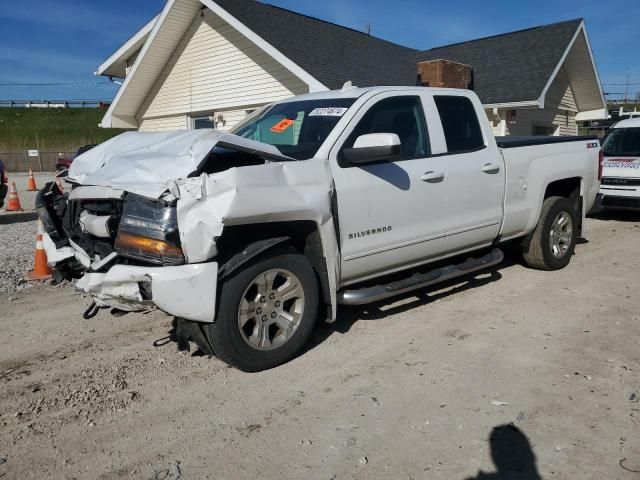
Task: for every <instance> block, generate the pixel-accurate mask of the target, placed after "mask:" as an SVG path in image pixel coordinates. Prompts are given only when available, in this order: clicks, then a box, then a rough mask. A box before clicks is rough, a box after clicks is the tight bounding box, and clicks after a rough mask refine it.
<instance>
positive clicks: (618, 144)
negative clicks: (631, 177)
mask: <svg viewBox="0 0 640 480" xmlns="http://www.w3.org/2000/svg"><path fill="white" fill-rule="evenodd" d="M602 150H603V151H604V156H605V157H640V128H613V129H612V130H611V133H609V135H608V136H607V138H606V139H605V140H604V143H603V144H602Z"/></svg>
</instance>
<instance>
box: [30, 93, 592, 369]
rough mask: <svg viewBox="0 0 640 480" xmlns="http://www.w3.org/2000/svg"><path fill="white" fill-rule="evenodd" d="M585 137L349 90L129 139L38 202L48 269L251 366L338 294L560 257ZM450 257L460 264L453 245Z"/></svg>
mask: <svg viewBox="0 0 640 480" xmlns="http://www.w3.org/2000/svg"><path fill="white" fill-rule="evenodd" d="M599 150H600V146H599V143H598V142H597V141H596V140H595V139H594V138H592V137H536V138H502V139H499V140H496V138H494V136H493V134H492V130H491V127H490V125H489V122H488V121H487V117H486V115H485V113H484V110H483V107H482V105H481V103H480V101H479V99H478V97H477V96H476V95H475V94H474V93H473V92H471V91H467V90H453V89H434V88H420V87H376V88H362V89H359V88H355V87H351V88H349V87H345V88H343V89H342V90H341V91H332V92H324V93H315V94H309V95H303V96H298V97H294V98H291V99H288V100H285V101H282V102H279V103H276V104H274V105H270V106H269V107H267V108H264V109H262V110H261V111H259V112H256V113H255V114H254V115H253V116H252V117H251V118H249V119H247V120H246V121H245V122H244V123H243V124H241V125H239V126H238V127H236V128H235V130H234V131H233V133H223V132H218V131H215V130H194V131H178V132H165V133H138V132H131V133H125V134H123V135H121V136H118V137H116V138H115V139H112V140H110V141H108V142H106V143H104V144H102V145H99V146H97V147H96V148H94V149H93V150H91V151H89V152H87V153H85V154H84V155H81V156H79V157H78V158H77V159H76V160H75V161H74V163H73V164H72V166H71V169H70V172H69V177H68V178H69V180H68V181H69V182H70V183H72V185H73V189H72V191H71V192H70V193H65V194H63V193H62V192H60V190H58V188H57V187H56V186H55V184H49V185H47V187H45V188H44V189H43V190H42V191H41V192H40V195H39V197H38V200H37V207H38V210H39V212H40V218H41V220H42V221H43V223H44V225H45V228H46V232H47V234H46V235H45V247H46V249H47V253H48V256H49V260H50V261H51V262H52V263H55V264H56V270H57V275H58V276H59V277H65V276H66V277H76V278H80V279H79V281H78V283H77V288H78V289H80V290H82V291H84V292H86V293H88V294H90V295H91V296H92V297H93V300H94V303H93V304H92V306H91V307H90V308H89V309H88V310H87V312H85V316H86V317H92V316H94V315H95V314H96V313H97V312H98V310H99V309H101V308H106V307H110V308H112V309H113V310H112V313H115V314H122V313H123V312H128V311H140V310H148V309H151V308H158V309H161V310H163V311H164V312H166V313H168V314H171V315H173V316H175V317H177V318H178V319H179V322H180V323H179V325H178V326H179V328H178V330H179V332H181V333H180V335H182V336H184V337H185V338H186V339H188V340H192V341H194V342H196V343H197V344H198V345H199V346H200V348H202V349H203V350H204V351H205V352H209V353H214V352H215V354H216V355H217V356H218V357H219V358H221V359H222V360H224V361H225V362H227V363H229V364H231V365H233V366H236V367H238V368H240V369H242V370H245V371H258V370H263V369H267V368H271V367H274V366H276V365H279V364H281V363H283V362H285V361H287V360H289V359H291V358H292V357H293V356H294V355H296V354H297V353H298V352H299V351H300V350H301V348H302V347H303V345H304V344H305V342H306V341H307V339H308V337H309V335H310V334H311V331H312V329H313V327H314V324H315V322H316V319H317V318H319V317H322V318H325V319H326V320H327V321H330V322H331V321H333V320H335V319H336V311H337V309H338V305H339V304H349V305H358V304H365V303H368V302H374V301H379V300H382V299H384V298H387V297H391V296H394V295H398V294H402V293H405V292H408V291H411V290H413V289H417V288H421V287H424V286H427V285H432V284H435V283H438V282H442V281H445V280H449V279H452V278H455V277H458V276H462V275H468V274H470V273H472V272H475V271H478V270H480V269H485V268H488V267H491V266H493V265H496V264H498V263H499V262H501V260H502V259H503V255H502V252H501V250H500V249H499V248H498V247H499V246H500V245H501V244H504V243H506V242H511V243H513V242H514V241H516V242H518V245H521V247H522V251H523V254H524V258H525V260H526V262H527V263H528V264H529V265H530V266H532V267H534V268H539V269H545V270H554V269H560V268H563V267H565V266H566V265H567V264H568V263H569V260H570V258H571V256H572V255H573V252H574V247H575V244H576V239H577V238H578V236H579V235H581V229H582V225H583V220H584V216H585V212H587V211H588V210H589V209H591V207H592V205H593V203H594V200H595V198H596V194H597V193H598V189H599V181H598V172H599V155H598V154H599ZM461 255H463V256H462V257H460V256H461Z"/></svg>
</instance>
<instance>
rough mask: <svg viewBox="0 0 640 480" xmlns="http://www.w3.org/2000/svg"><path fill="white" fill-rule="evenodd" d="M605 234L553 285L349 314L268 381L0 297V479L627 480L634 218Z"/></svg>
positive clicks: (34, 294) (61, 292)
mask: <svg viewBox="0 0 640 480" xmlns="http://www.w3.org/2000/svg"><path fill="white" fill-rule="evenodd" d="M612 218H613V219H611V217H609V218H606V217H601V218H599V219H590V220H589V221H588V232H587V235H586V237H587V238H588V243H583V244H581V245H579V246H578V248H577V253H576V256H575V257H574V258H573V260H572V263H571V265H570V266H569V268H567V269H565V270H562V271H559V272H553V273H549V272H538V271H532V270H528V269H526V268H524V267H523V266H521V265H520V264H519V263H518V261H517V258H516V257H510V258H508V261H507V262H506V263H505V265H504V266H503V267H501V268H499V269H498V270H496V271H495V272H493V273H492V274H484V275H480V276H478V277H476V279H474V280H471V281H469V282H463V283H460V284H458V285H455V286H450V287H449V288H447V289H444V290H442V289H441V290H437V291H436V290H431V291H427V292H421V293H419V294H418V295H409V296H406V297H403V298H402V299H399V300H396V301H393V302H388V303H383V304H378V305H374V306H367V307H361V308H344V309H342V310H341V311H340V313H339V318H338V321H337V323H336V324H334V325H321V326H320V327H319V328H318V329H317V331H316V333H315V335H314V337H313V342H312V344H311V345H310V347H309V349H308V350H307V351H306V352H305V353H304V354H302V355H301V356H300V357H298V358H297V359H295V360H294V361H292V362H290V363H288V364H287V365H284V366H282V367H279V368H276V369H274V370H271V371H268V372H263V373H260V374H245V373H241V372H239V371H237V370H234V369H231V368H227V367H226V366H225V365H224V364H222V363H221V362H220V361H218V360H216V359H215V358H207V357H203V356H193V355H191V354H187V353H181V352H178V351H177V348H176V344H175V343H173V342H171V341H167V340H161V339H163V338H165V337H167V335H168V334H169V332H170V330H171V321H172V319H171V318H169V317H167V316H165V315H162V314H160V313H152V314H147V315H141V314H131V315H127V316H124V317H119V318H116V317H112V316H110V315H108V314H107V313H101V314H100V315H99V316H98V317H97V318H95V319H93V320H91V321H85V320H83V319H82V317H81V313H82V311H83V310H84V309H85V308H86V306H87V304H88V303H89V301H88V299H86V298H82V297H81V296H78V295H76V294H75V293H74V292H73V291H71V290H70V289H69V288H54V287H42V288H36V289H32V290H29V291H27V292H23V293H19V294H14V295H13V296H12V297H11V298H10V296H9V295H4V296H0V328H1V329H2V332H3V333H2V348H1V349H0V383H1V385H2V389H1V390H0V429H1V431H2V435H0V478H2V479H4V478H7V479H14V478H65V479H67V478H68V479H71V478H78V479H85V478H89V479H93V478H96V479H112V478H135V479H138V478H139V479H177V478H183V479H205V478H209V479H248V478H261V479H294V478H295V479H298V478H299V479H310V480H315V479H318V480H330V479H403V480H404V479H447V480H451V479H454V480H455V479H460V480H463V479H466V478H494V479H507V478H520V479H534V478H540V477H541V478H545V479H591V478H593V479H607V480H611V479H638V478H640V473H637V472H640V434H639V432H640V403H639V401H638V400H639V399H640V348H639V345H640V299H639V296H638V293H639V288H640V241H639V240H640V216H639V215H632V214H617V215H613V216H612ZM154 342H156V346H154ZM510 424H511V425H510ZM505 425H507V426H506V427H504V426H505ZM501 426H503V427H501ZM492 458H493V460H492ZM479 471H483V472H486V473H491V474H492V475H491V476H486V477H485V476H482V475H480V474H479ZM634 471H635V472H634ZM510 475H511V476H510ZM536 475H539V476H540V477H537V476H536Z"/></svg>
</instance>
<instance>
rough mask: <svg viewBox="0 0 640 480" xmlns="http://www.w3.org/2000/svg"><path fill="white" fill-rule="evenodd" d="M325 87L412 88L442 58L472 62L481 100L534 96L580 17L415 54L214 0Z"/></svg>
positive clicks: (241, 3) (245, 4)
mask: <svg viewBox="0 0 640 480" xmlns="http://www.w3.org/2000/svg"><path fill="white" fill-rule="evenodd" d="M215 1H216V3H218V4H219V5H220V6H221V7H222V8H224V9H225V10H226V11H227V12H229V13H230V14H231V15H233V16H234V17H235V18H236V19H238V20H239V21H240V22H242V23H243V24H244V25H246V26H247V27H249V28H250V29H251V30H253V31H254V32H256V33H257V34H258V35H259V36H260V37H262V38H263V39H264V40H266V41H267V42H269V43H270V44H271V45H273V46H274V47H275V48H276V49H278V50H279V51H280V52H282V53H283V54H284V55H286V56H287V57H288V58H290V59H291V60H292V61H293V62H295V63H296V64H297V65H299V66H300V67H301V68H303V69H304V70H306V71H307V72H308V73H309V74H311V75H312V76H313V77H315V78H316V79H317V80H318V81H320V82H321V83H322V84H324V85H325V86H327V87H328V88H331V89H337V88H340V87H341V86H342V85H343V84H344V82H346V81H348V80H351V81H353V84H354V85H357V86H359V87H368V86H374V85H415V84H416V79H417V74H416V63H417V62H418V61H422V60H435V59H440V58H442V59H446V60H452V61H455V62H460V63H465V64H468V65H471V66H472V67H473V72H474V85H475V90H476V92H477V93H478V95H479V97H480V99H481V101H482V102H483V103H484V104H492V103H505V102H518V101H528V100H537V99H538V97H539V96H540V94H541V93H542V90H543V89H544V86H545V85H546V83H547V81H548V80H549V77H550V76H551V73H552V72H553V70H554V69H555V67H556V65H557V64H558V62H559V61H560V59H561V57H562V54H563V53H564V52H565V50H566V48H567V46H568V44H569V42H570V41H571V39H572V38H573V35H574V34H575V32H576V30H577V28H578V26H579V25H580V22H581V19H577V20H569V21H566V22H560V23H554V24H551V25H544V26H540V27H534V28H529V29H527V30H520V31H517V32H512V33H505V34H502V35H496V36H492V37H487V38H481V39H478V40H471V41H468V42H462V43H457V44H453V45H447V46H443V47H438V48H432V49H430V50H424V51H419V50H415V49H412V48H408V47H404V46H402V45H397V44H394V43H392V42H389V41H386V40H383V39H380V38H376V37H374V36H371V35H368V34H366V33H364V32H359V31H357V30H353V29H351V28H347V27H343V26H340V25H336V24H334V23H330V22H327V21H324V20H320V19H317V18H314V17H309V16H306V15H302V14H299V13H296V12H292V11H290V10H286V9H283V8H280V7H275V6H273V5H269V4H264V3H260V2H257V1H255V0H215Z"/></svg>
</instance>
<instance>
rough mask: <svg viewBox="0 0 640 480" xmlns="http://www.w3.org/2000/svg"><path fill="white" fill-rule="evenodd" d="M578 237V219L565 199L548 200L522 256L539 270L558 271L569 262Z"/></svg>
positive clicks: (573, 208) (571, 205)
mask: <svg viewBox="0 0 640 480" xmlns="http://www.w3.org/2000/svg"><path fill="white" fill-rule="evenodd" d="M577 235H578V215H577V213H576V209H575V207H574V205H573V204H572V203H571V201H570V200H569V199H568V198H565V197H549V198H547V199H545V201H544V203H543V204H542V211H541V212H540V219H539V220H538V225H537V226H536V229H535V230H534V231H533V234H532V235H531V239H530V242H529V247H528V249H527V250H526V251H525V252H524V254H523V256H524V259H525V261H526V262H527V265H529V266H530V267H532V268H537V269H540V270H560V269H561V268H564V267H566V266H567V265H568V264H569V262H570V261H571V257H572V255H573V252H574V250H575V246H576V239H577Z"/></svg>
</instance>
